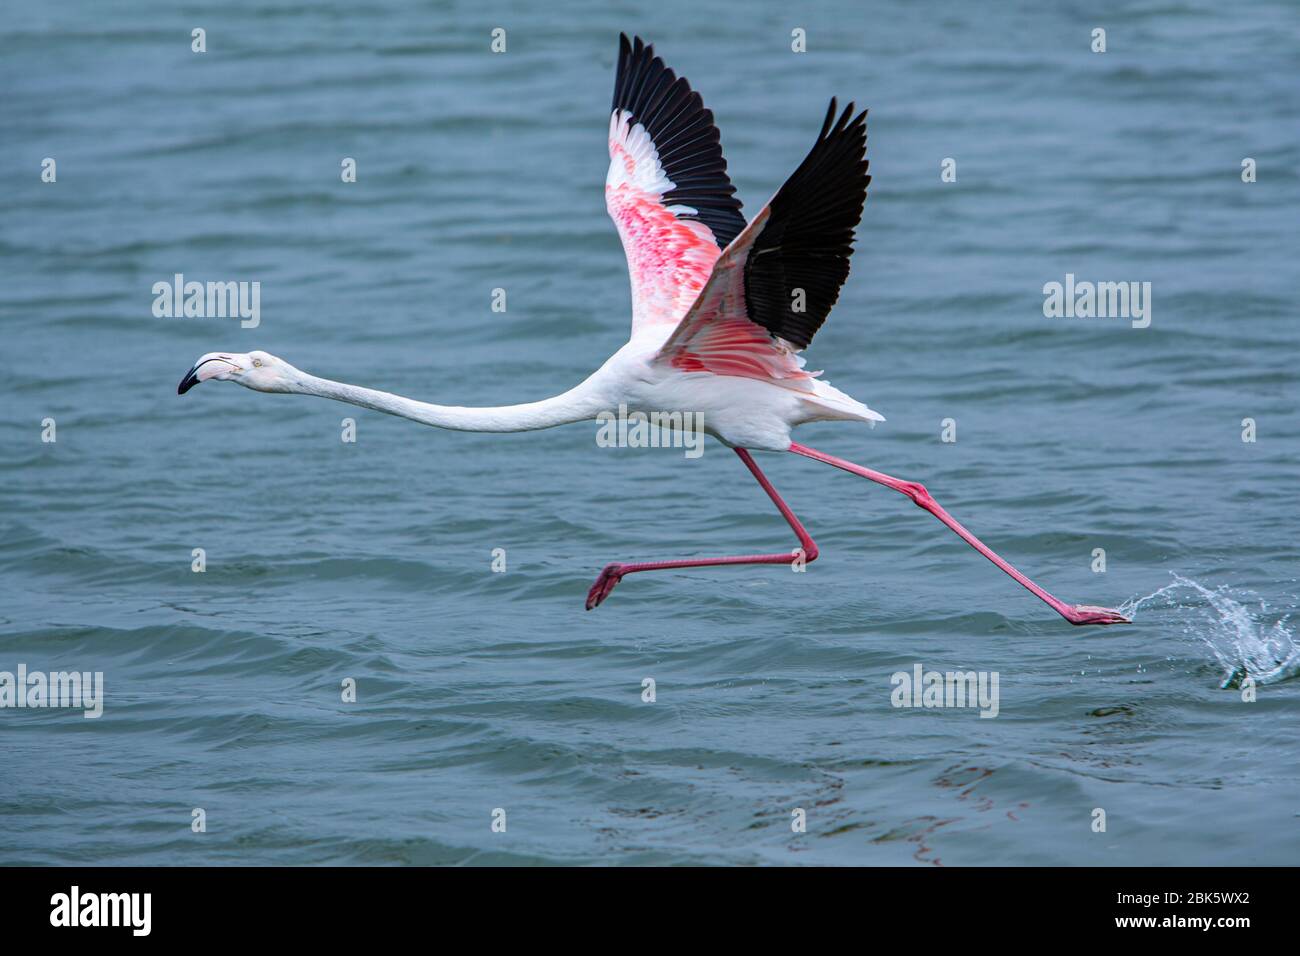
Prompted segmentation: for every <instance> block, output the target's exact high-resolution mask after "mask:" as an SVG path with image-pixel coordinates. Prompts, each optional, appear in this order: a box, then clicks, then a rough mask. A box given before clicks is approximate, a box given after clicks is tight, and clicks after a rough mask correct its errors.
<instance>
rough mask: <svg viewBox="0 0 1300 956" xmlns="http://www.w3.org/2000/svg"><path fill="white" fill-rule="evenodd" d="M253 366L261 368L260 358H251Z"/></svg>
mask: <svg viewBox="0 0 1300 956" xmlns="http://www.w3.org/2000/svg"><path fill="white" fill-rule="evenodd" d="M253 366H254V367H255V368H261V367H262V360H261V359H253Z"/></svg>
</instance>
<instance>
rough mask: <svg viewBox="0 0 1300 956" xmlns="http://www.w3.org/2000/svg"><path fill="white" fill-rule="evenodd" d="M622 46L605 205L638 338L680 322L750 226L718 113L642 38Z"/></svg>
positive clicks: (622, 37)
mask: <svg viewBox="0 0 1300 956" xmlns="http://www.w3.org/2000/svg"><path fill="white" fill-rule="evenodd" d="M619 39H620V42H619V63H618V79H617V80H616V82H615V87H614V105H613V111H612V113H611V115H610V121H609V173H608V175H607V176H606V178H605V205H606V208H607V209H608V210H609V215H610V218H611V219H613V220H614V225H615V226H616V227H617V228H618V235H619V238H620V239H621V240H622V241H623V251H624V253H625V254H626V255H627V266H628V275H629V277H630V279H631V282H632V334H633V335H635V334H636V333H637V331H639V330H640V329H643V328H645V327H647V326H649V325H655V324H676V323H677V322H679V321H680V320H681V318H682V316H684V315H685V314H686V312H687V310H688V309H689V308H690V307H691V303H692V302H694V301H695V298H696V296H698V295H699V293H700V290H701V289H702V288H703V287H704V284H705V282H707V281H708V278H709V274H710V272H711V271H712V269H713V264H714V262H715V261H716V260H717V258H718V256H719V255H720V254H721V251H722V249H723V248H724V247H725V246H726V245H727V243H729V242H730V241H731V240H732V239H733V238H734V237H735V236H736V235H737V234H738V233H739V232H740V230H741V229H743V228H744V226H745V218H744V216H743V215H741V213H740V202H739V200H737V199H736V198H735V196H734V195H733V194H734V193H735V187H733V186H732V185H731V180H730V179H729V178H728V176H727V172H726V170H727V163H726V160H725V159H723V157H722V147H721V144H720V142H719V137H718V131H717V128H716V127H715V126H714V125H713V114H712V113H711V112H710V111H709V110H707V109H705V108H704V104H703V101H702V100H701V99H700V95H699V94H698V93H695V92H692V90H691V88H690V84H688V83H687V82H686V80H685V79H684V78H680V79H679V78H678V77H677V76H676V75H675V74H674V73H673V71H672V70H670V69H668V68H667V67H666V66H664V63H663V60H661V59H660V58H658V57H657V56H655V55H654V48H653V47H650V46H646V45H645V44H644V43H642V42H641V40H640V38H637V39H636V40H635V42H633V43H629V42H628V39H627V37H626V36H621V37H620V38H619Z"/></svg>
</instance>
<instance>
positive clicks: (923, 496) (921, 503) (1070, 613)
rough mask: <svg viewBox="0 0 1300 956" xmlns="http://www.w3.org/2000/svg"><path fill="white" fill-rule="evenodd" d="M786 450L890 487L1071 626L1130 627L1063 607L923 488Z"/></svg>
mask: <svg viewBox="0 0 1300 956" xmlns="http://www.w3.org/2000/svg"><path fill="white" fill-rule="evenodd" d="M790 450H791V451H792V452H794V453H795V454H796V455H803V456H805V457H807V458H811V459H813V460H814V461H822V462H825V463H826V464H828V465H834V466H835V467H836V468H842V469H844V470H845V471H848V472H852V473H853V474H855V475H859V476H861V477H863V478H867V479H869V480H871V481H874V482H878V483H879V484H882V485H884V486H885V487H886V488H893V489H894V490H895V491H897V492H900V493H901V494H905V495H907V497H909V498H911V499H912V501H913V502H914V503H915V504H916V505H917V506H918V507H921V508H924V509H925V510H926V511H928V512H930V514H932V515H934V516H935V517H936V518H938V519H939V520H940V521H942V522H943V523H944V524H946V525H947V526H948V527H949V528H951V529H952V530H953V531H955V532H957V534H959V535H960V536H961V538H962V540H964V541H965V542H966V543H967V544H969V545H970V546H971V547H972V548H974V549H975V550H976V551H978V552H979V553H980V554H982V555H984V557H986V558H988V559H989V560H990V561H992V562H993V563H994V564H996V565H997V566H998V567H999V568H1001V569H1002V570H1003V571H1005V572H1007V574H1009V575H1011V576H1012V577H1013V578H1015V579H1016V581H1018V582H1020V584H1021V585H1023V586H1024V587H1025V588H1027V589H1028V590H1029V591H1031V592H1032V593H1033V594H1034V595H1035V596H1036V597H1038V598H1039V599H1041V600H1042V601H1045V602H1046V603H1047V604H1049V605H1051V607H1052V609H1053V610H1054V611H1056V613H1057V614H1059V615H1061V617H1063V618H1065V619H1066V620H1067V621H1069V622H1070V623H1071V624H1131V623H1132V622H1131V621H1130V620H1129V619H1128V618H1126V617H1125V616H1124V615H1122V614H1120V613H1119V612H1118V611H1112V610H1111V609H1110V608H1105V607H1092V606H1091V605H1087V604H1066V603H1065V602H1064V601H1062V600H1060V599H1059V598H1055V597H1053V596H1052V595H1050V594H1048V593H1047V592H1046V591H1044V590H1043V589H1042V588H1040V587H1039V586H1038V585H1037V584H1035V583H1034V582H1033V581H1031V580H1029V578H1027V577H1025V576H1024V575H1023V574H1021V573H1020V572H1019V571H1017V570H1016V569H1015V568H1013V567H1012V566H1011V565H1009V564H1008V563H1007V562H1005V561H1003V560H1002V559H1001V558H1000V557H998V556H997V555H996V554H994V553H993V549H992V548H989V547H988V546H987V545H986V544H984V542H982V541H981V540H980V539H979V538H977V537H975V535H973V534H971V533H970V532H969V531H967V530H966V529H965V528H964V527H962V526H961V524H960V523H959V522H958V521H957V519H956V518H954V517H953V516H952V515H950V514H948V512H946V511H944V510H943V508H941V507H940V506H939V503H938V502H937V501H935V500H934V499H933V498H931V497H930V492H928V491H926V490H925V486H924V485H922V484H918V483H917V482H915V481H901V480H899V479H898V478H891V477H890V476H889V475H886V474H882V473H881V472H878V471H872V470H871V469H870V468H863V467H862V466H861V465H855V464H854V463H853V462H851V461H845V460H844V459H843V458H836V457H835V456H834V455H827V454H825V453H824V452H820V451H817V449H815V448H809V447H808V446H806V445H800V444H798V443H797V442H791V443H790Z"/></svg>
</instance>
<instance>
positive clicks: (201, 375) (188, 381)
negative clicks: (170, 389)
mask: <svg viewBox="0 0 1300 956" xmlns="http://www.w3.org/2000/svg"><path fill="white" fill-rule="evenodd" d="M209 362H225V363H226V364H227V365H229V366H230V367H231V368H233V369H235V371H239V366H238V365H236V364H235V363H234V362H232V361H231V360H230V359H228V358H222V357H221V356H215V355H214V356H212V357H211V358H202V359H200V360H199V361H198V362H197V363H195V365H194V367H193V368H192V369H190V370H189V371H188V372H186V373H185V377H184V378H183V379H181V383H180V384H179V385H177V386H176V394H177V395H184V394H185V393H186V392H188V391H189V390H190V389H192V388H193V387H194V386H195V385H197V384H199V382H206V381H207V380H208V379H210V378H212V376H214V375H216V374H218V373H219V372H221V371H222V369H221V366H219V365H218V366H216V367H215V368H209V369H204V367H203V366H205V365H207V364H208V363H209Z"/></svg>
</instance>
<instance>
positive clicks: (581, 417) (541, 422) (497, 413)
mask: <svg viewBox="0 0 1300 956" xmlns="http://www.w3.org/2000/svg"><path fill="white" fill-rule="evenodd" d="M299 374H300V376H301V377H300V379H299V380H298V381H297V382H296V383H295V387H294V388H293V389H292V391H295V392H299V393H301V394H304V395H319V396H320V397H321V398H332V399H334V400H335V401H338V402H347V403H348V404H349V405H360V406H361V407H362V408H372V409H374V410H375V411H377V412H384V413H385V414H388V415H396V416H398V417H399V418H409V419H411V421H414V422H420V423H421V424H424V425H433V426H435V427H437V428H450V429H454V430H456V431H463V432H524V431H533V430H535V429H539V428H551V427H553V426H555V425H567V424H569V423H570V422H581V421H587V420H589V419H593V418H595V417H596V415H597V413H599V412H600V411H601V410H602V409H603V408H605V405H604V404H603V403H602V401H601V400H600V397H599V396H598V395H597V394H596V393H597V390H596V389H595V388H593V387H592V385H591V379H587V380H586V381H583V382H581V383H579V384H578V385H575V386H574V387H573V388H571V389H569V390H568V391H567V392H564V393H563V394H560V395H555V396H553V397H551V398H545V399H542V400H541V401H540V402H528V403H526V404H523V405H497V406H491V407H480V408H464V407H461V406H458V405H433V404H431V403H429V402H417V401H415V400H414V399H411V398H403V397H402V396H401V395H393V394H391V393H389V392H381V391H378V390H376V389H373V388H362V387H361V386H359V385H348V384H347V383H346V382H335V381H331V380H330V379H328V378H318V377H317V376H315V375H308V374H306V373H299Z"/></svg>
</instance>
